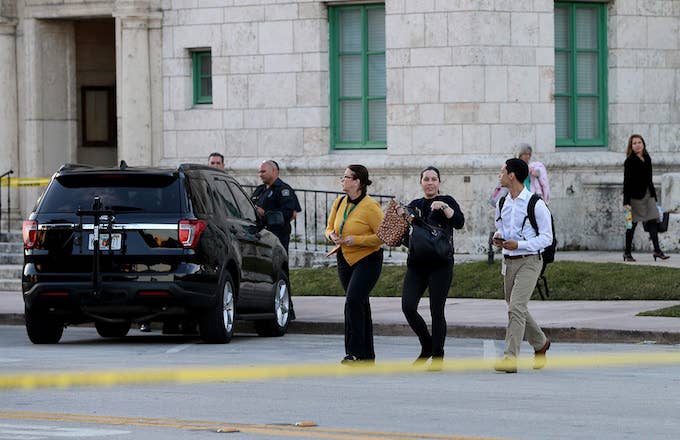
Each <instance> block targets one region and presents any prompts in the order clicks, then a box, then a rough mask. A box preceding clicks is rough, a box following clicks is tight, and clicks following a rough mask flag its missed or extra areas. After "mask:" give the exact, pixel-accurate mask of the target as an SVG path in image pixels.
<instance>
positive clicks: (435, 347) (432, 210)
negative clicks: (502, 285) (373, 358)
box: [401, 166, 465, 370]
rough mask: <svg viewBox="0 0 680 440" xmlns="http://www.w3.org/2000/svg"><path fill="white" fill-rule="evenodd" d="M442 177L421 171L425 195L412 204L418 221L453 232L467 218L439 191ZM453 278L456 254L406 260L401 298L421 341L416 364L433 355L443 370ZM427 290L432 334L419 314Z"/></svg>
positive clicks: (432, 171) (433, 170)
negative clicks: (447, 306) (446, 313)
mask: <svg viewBox="0 0 680 440" xmlns="http://www.w3.org/2000/svg"><path fill="white" fill-rule="evenodd" d="M439 185H440V176H439V170H438V169H437V168H435V167H431V166H430V167H427V168H425V169H424V170H423V171H422V172H421V173H420V186H421V187H422V189H423V197H422V198H419V199H415V200H413V201H412V202H411V203H409V205H408V209H409V211H410V212H411V213H412V214H413V215H414V216H415V217H416V219H414V221H424V222H426V223H428V224H429V225H432V226H435V227H437V228H440V229H443V230H444V231H446V233H448V234H450V235H453V229H454V228H455V229H460V228H462V227H463V225H464V224H465V217H464V216H463V212H462V211H461V210H460V207H459V206H458V203H457V202H456V200H455V199H454V198H453V197H451V196H448V195H441V194H439ZM452 278H453V254H451V256H450V258H449V259H448V260H447V261H442V262H432V261H427V262H422V261H414V260H413V258H411V254H410V253H409V257H408V260H407V262H406V276H405V277H404V287H403V291H402V297H401V309H402V311H403V312H404V316H405V317H406V320H407V321H408V323H409V325H410V326H411V329H413V331H414V332H415V334H416V335H417V336H418V339H419V340H420V346H421V350H420V355H419V356H418V358H417V359H416V364H420V363H424V362H426V361H427V360H428V359H429V358H430V357H432V364H431V368H432V369H434V370H437V369H441V365H442V360H443V358H444V339H445V338H446V318H445V317H444V305H445V303H446V298H447V297H448V294H449V288H450V287H451V280H452ZM425 289H428V290H429V292H430V315H431V316H432V335H430V332H429V331H428V329H427V324H426V323H425V320H424V319H423V317H422V316H420V314H419V313H418V303H419V302H420V298H422V297H423V294H424V293H425Z"/></svg>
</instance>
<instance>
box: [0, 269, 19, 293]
mask: <svg viewBox="0 0 680 440" xmlns="http://www.w3.org/2000/svg"><path fill="white" fill-rule="evenodd" d="M22 269H23V266H22V265H21V264H0V279H4V280H8V279H9V280H19V281H21V271H22ZM0 290H2V289H0Z"/></svg>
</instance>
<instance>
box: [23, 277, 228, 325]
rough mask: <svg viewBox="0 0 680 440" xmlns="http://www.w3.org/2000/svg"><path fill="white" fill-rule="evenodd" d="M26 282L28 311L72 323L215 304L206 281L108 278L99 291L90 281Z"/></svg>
mask: <svg viewBox="0 0 680 440" xmlns="http://www.w3.org/2000/svg"><path fill="white" fill-rule="evenodd" d="M27 284H29V283H24V295H23V296H24V303H25V305H26V309H27V310H41V311H46V312H48V313H50V314H52V315H58V316H62V317H63V318H64V319H65V320H68V321H71V322H87V321H93V320H107V319H111V320H117V319H121V318H127V319H130V320H151V319H154V318H157V317H159V316H169V315H187V314H190V313H191V312H192V311H193V310H196V309H204V308H210V307H214V306H215V304H216V295H215V293H206V292H205V290H206V285H205V284H203V283H177V282H131V281H108V282H102V284H101V288H100V290H99V293H98V294H95V293H94V292H93V289H92V283H91V282H45V283H36V284H32V285H30V286H27ZM27 288H28V289H27Z"/></svg>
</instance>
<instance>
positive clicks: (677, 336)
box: [0, 252, 680, 344]
mask: <svg viewBox="0 0 680 440" xmlns="http://www.w3.org/2000/svg"><path fill="white" fill-rule="evenodd" d="M635 257H636V258H637V259H638V262H637V263H626V264H645V265H657V266H667V267H674V268H680V255H678V254H673V255H671V258H670V259H669V260H666V261H665V262H661V261H657V262H656V263H655V262H654V260H653V259H652V257H651V255H647V254H636V255H635ZM456 258H457V261H463V260H480V259H484V260H485V259H486V255H483V256H463V255H461V256H458V255H457V256H456ZM557 258H558V259H559V260H564V261H568V260H574V261H591V262H601V263H604V262H619V261H620V260H621V258H622V257H621V253H620V252H616V253H614V252H558V254H557ZM499 276H500V274H499ZM679 276H680V274H679ZM293 300H294V303H295V312H296V314H297V320H296V321H294V322H293V323H292V324H291V326H290V331H291V332H296V333H324V334H327V333H336V334H342V333H343V322H344V318H343V310H344V305H343V304H344V298H342V297H322V296H308V297H294V298H293ZM672 305H680V301H540V300H532V301H531V302H530V303H529V309H530V310H531V313H532V315H533V316H534V318H536V321H537V322H538V323H539V325H541V327H543V328H544V329H545V330H546V333H548V335H549V336H550V338H551V339H553V340H555V341H583V342H638V343H639V342H648V343H652V342H654V343H663V344H680V318H662V317H650V316H636V315H637V314H638V313H639V312H643V311H648V310H654V309H659V308H663V307H669V306H672ZM371 309H372V316H373V324H374V332H375V334H379V335H409V336H410V335H412V334H413V333H412V332H411V329H410V328H409V327H408V325H407V324H406V320H405V319H404V316H403V315H402V313H401V298H371ZM420 310H421V314H422V315H423V317H424V318H425V319H426V321H428V323H429V310H428V300H427V298H423V300H422V301H421V304H420ZM446 320H447V322H448V334H449V336H450V337H467V338H488V339H504V337H505V326H506V324H507V309H506V305H505V302H504V301H502V300H481V299H468V298H450V299H449V300H448V301H447V303H446ZM6 324H23V301H22V299H21V293H20V292H0V325H6Z"/></svg>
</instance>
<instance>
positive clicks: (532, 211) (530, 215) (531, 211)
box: [522, 194, 541, 258]
mask: <svg viewBox="0 0 680 440" xmlns="http://www.w3.org/2000/svg"><path fill="white" fill-rule="evenodd" d="M540 198H541V196H539V195H538V194H532V195H531V198H530V199H529V204H528V205H527V215H526V217H524V220H522V229H524V225H525V224H526V222H527V219H529V224H531V227H532V228H534V231H536V235H538V234H539V232H538V222H537V221H536V203H538V201H539V200H540ZM537 253H538V257H539V258H541V252H540V251H539V252H537Z"/></svg>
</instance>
